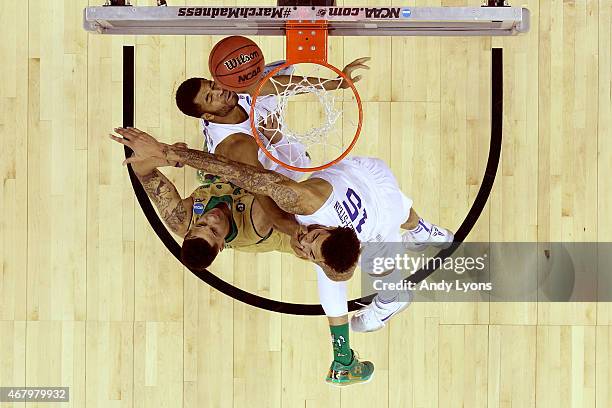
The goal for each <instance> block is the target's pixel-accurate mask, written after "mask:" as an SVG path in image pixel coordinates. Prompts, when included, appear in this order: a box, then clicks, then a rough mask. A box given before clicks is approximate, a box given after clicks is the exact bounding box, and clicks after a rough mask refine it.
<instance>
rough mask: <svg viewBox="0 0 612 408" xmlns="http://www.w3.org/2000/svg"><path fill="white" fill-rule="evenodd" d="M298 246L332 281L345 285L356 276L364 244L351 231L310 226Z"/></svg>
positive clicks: (299, 240)
mask: <svg viewBox="0 0 612 408" xmlns="http://www.w3.org/2000/svg"><path fill="white" fill-rule="evenodd" d="M298 243H299V244H300V246H301V247H302V248H303V251H302V252H303V255H305V256H306V257H307V258H308V259H309V260H310V261H312V262H314V263H316V264H317V265H319V266H321V267H322V268H323V270H324V271H325V274H326V275H327V277H328V278H330V279H331V280H334V281H345V280H348V279H350V278H351V277H352V276H353V272H354V271H355V267H356V266H357V260H358V259H359V254H360V251H361V243H360V242H359V239H358V238H357V234H356V233H355V231H353V229H352V228H349V227H324V226H322V225H316V224H313V225H309V226H308V227H307V231H306V232H305V233H303V234H301V235H300V236H299V237H298Z"/></svg>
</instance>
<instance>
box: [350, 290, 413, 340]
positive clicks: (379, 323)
mask: <svg viewBox="0 0 612 408" xmlns="http://www.w3.org/2000/svg"><path fill="white" fill-rule="evenodd" d="M408 293H409V294H410V301H408V302H400V301H395V302H391V303H382V302H379V300H378V296H376V297H375V298H374V299H373V300H372V303H370V304H369V305H367V306H364V307H362V308H361V309H359V310H358V311H357V312H355V314H354V315H353V317H351V330H353V331H355V332H362V333H364V332H372V331H376V330H380V329H382V328H383V327H385V323H386V322H387V321H388V320H389V319H390V318H391V316H393V315H396V314H398V313H399V312H401V311H402V310H404V309H406V308H407V307H408V305H410V302H411V301H412V292H408Z"/></svg>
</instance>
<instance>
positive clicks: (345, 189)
mask: <svg viewBox="0 0 612 408" xmlns="http://www.w3.org/2000/svg"><path fill="white" fill-rule="evenodd" d="M119 133H121V134H122V135H123V136H124V138H125V139H123V140H117V139H116V140H117V141H120V142H121V143H123V144H125V145H127V146H128V147H130V148H132V149H133V150H134V151H135V152H136V155H137V157H135V158H133V159H129V160H128V162H136V161H139V160H143V159H145V158H149V157H160V158H163V159H165V160H169V161H173V162H178V163H181V164H184V165H188V166H191V167H195V168H197V169H201V170H204V171H206V172H209V173H212V174H217V175H220V176H221V177H223V178H224V179H226V180H228V181H230V182H232V183H234V184H236V185H238V186H240V187H243V188H245V189H246V190H247V191H251V192H253V193H255V194H262V195H265V196H268V197H270V198H271V199H272V200H274V201H275V202H276V204H277V205H278V206H279V207H280V208H281V209H282V210H284V211H286V212H288V213H292V214H296V218H297V220H298V221H299V222H300V223H302V224H308V226H307V229H306V231H304V232H303V233H301V234H298V235H296V236H295V237H294V241H293V247H294V250H295V251H296V253H297V254H298V255H299V256H301V257H303V258H305V259H309V260H311V261H313V262H314V263H315V264H316V265H317V270H318V278H319V279H318V282H319V297H320V300H321V305H322V306H323V309H324V310H325V313H326V315H327V317H328V319H329V322H330V330H331V332H332V339H333V344H334V355H335V357H334V362H333V363H332V367H331V368H330V372H329V374H328V378H327V381H328V382H331V383H342V382H344V383H345V384H351V383H355V382H360V381H361V379H360V378H358V377H359V376H358V375H357V374H360V373H362V371H363V370H364V369H365V370H367V371H368V372H369V375H368V376H367V379H369V378H370V376H371V372H372V371H373V367H371V363H369V365H366V366H365V367H362V366H359V368H358V373H357V372H356V371H353V369H352V368H351V367H352V364H354V363H355V362H357V363H359V362H358V360H357V359H353V354H352V350H351V349H350V348H348V308H347V294H346V292H347V290H346V280H347V279H349V278H350V277H351V276H352V274H353V271H354V269H355V267H356V264H357V260H358V258H359V254H360V242H401V241H404V242H408V243H412V244H416V245H423V244H433V245H436V246H447V245H449V243H450V242H452V240H453V235H452V233H450V232H449V231H447V230H445V229H444V228H440V227H438V226H435V225H433V224H431V223H429V222H427V221H425V220H423V219H422V218H420V217H419V216H418V215H417V213H416V212H415V211H414V210H413V209H412V200H410V199H409V198H407V197H406V196H405V195H404V194H403V193H402V192H401V191H400V189H399V186H398V184H397V181H396V180H395V177H394V176H393V174H392V173H391V170H390V169H389V168H388V167H387V166H386V165H385V163H384V162H383V161H381V160H379V159H373V158H358V157H355V158H347V159H344V160H343V161H341V162H340V163H337V164H335V165H333V166H331V167H329V168H328V169H325V170H322V171H319V172H316V173H314V174H312V176H311V177H310V178H308V179H307V180H304V181H302V182H296V181H294V180H292V179H290V178H288V177H286V176H283V175H281V174H278V173H275V172H273V171H268V170H263V169H261V168H257V167H253V166H248V165H244V164H241V163H238V162H235V161H231V160H226V159H223V158H217V157H215V156H214V155H211V154H208V153H206V152H201V151H198V150H191V149H186V148H182V147H177V146H170V145H166V144H163V143H159V142H157V141H156V140H155V139H154V138H153V137H152V136H150V135H148V134H146V133H143V132H138V133H135V134H131V133H130V132H128V133H122V132H119ZM400 228H401V229H405V230H407V232H406V233H405V234H404V235H403V236H402V235H400V234H399V230H400ZM398 295H399V294H398V293H395V294H391V295H387V296H388V297H387V298H383V297H381V294H379V295H377V296H376V297H375V299H374V300H373V301H372V303H371V304H370V305H368V306H366V307H364V308H363V309H362V310H360V311H358V312H357V313H356V314H355V315H354V316H353V318H352V319H351V328H352V329H353V330H354V331H362V332H365V331H374V330H378V329H380V328H382V327H384V325H385V322H386V321H387V320H388V319H389V318H391V317H392V316H393V315H395V314H397V313H399V312H400V311H402V310H404V309H405V308H406V307H407V306H408V302H402V301H400V300H399V297H398ZM389 296H390V297H389ZM342 358H345V359H344V360H342ZM364 363H368V362H364ZM360 364H363V363H360Z"/></svg>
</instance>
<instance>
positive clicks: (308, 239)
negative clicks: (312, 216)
mask: <svg viewBox="0 0 612 408" xmlns="http://www.w3.org/2000/svg"><path fill="white" fill-rule="evenodd" d="M330 229H331V228H328V227H323V226H321V225H309V226H308V227H307V232H306V233H304V234H302V235H301V236H300V237H299V238H298V243H299V245H300V246H301V248H302V252H303V255H305V256H306V257H307V258H308V260H310V261H312V262H315V263H323V255H322V254H321V246H322V245H323V241H325V239H326V238H327V237H328V236H329V231H330Z"/></svg>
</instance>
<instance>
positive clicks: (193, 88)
mask: <svg viewBox="0 0 612 408" xmlns="http://www.w3.org/2000/svg"><path fill="white" fill-rule="evenodd" d="M237 104H238V95H237V94H236V92H232V91H228V90H226V89H223V88H221V87H220V86H219V85H218V84H217V83H216V82H214V81H210V80H208V79H205V78H189V79H188V80H186V81H184V82H183V83H182V84H181V85H180V86H179V87H178V89H177V90H176V106H177V107H178V108H179V110H180V111H181V112H183V113H184V114H185V115H187V116H192V117H194V118H202V119H207V120H212V119H214V118H215V116H217V117H223V116H226V115H227V114H228V113H230V112H231V111H232V109H234V108H235V107H236V105H237Z"/></svg>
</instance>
